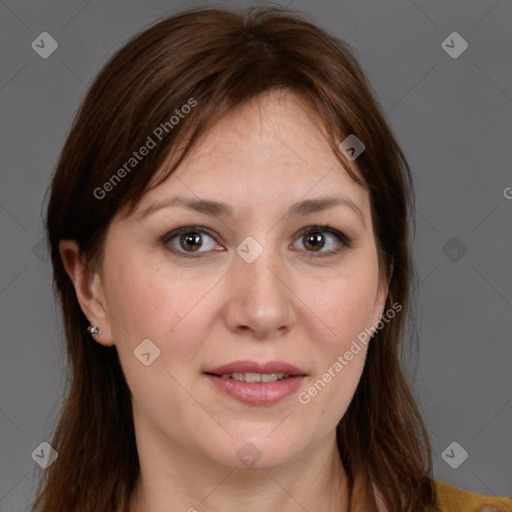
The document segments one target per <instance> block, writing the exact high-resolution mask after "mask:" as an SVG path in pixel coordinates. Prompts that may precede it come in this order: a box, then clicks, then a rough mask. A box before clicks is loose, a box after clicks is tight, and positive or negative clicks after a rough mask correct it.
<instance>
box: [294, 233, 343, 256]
mask: <svg viewBox="0 0 512 512" xmlns="http://www.w3.org/2000/svg"><path fill="white" fill-rule="evenodd" d="M295 244H299V245H301V246H302V247H298V249H301V250H302V251H305V252H306V253H309V256H313V253H316V254H315V257H316V256H318V257H321V256H322V257H323V256H335V255H336V254H339V253H341V252H342V251H344V250H345V249H350V248H351V247H352V240H351V239H350V238H349V237H348V236H346V235H345V234H344V233H342V232H341V231H338V230H337V229H334V228H331V227H330V226H310V227H308V228H305V229H303V230H302V231H301V232H300V233H299V238H298V239H297V241H296V242H295ZM295 244H294V246H295ZM296 248H297V247H296Z"/></svg>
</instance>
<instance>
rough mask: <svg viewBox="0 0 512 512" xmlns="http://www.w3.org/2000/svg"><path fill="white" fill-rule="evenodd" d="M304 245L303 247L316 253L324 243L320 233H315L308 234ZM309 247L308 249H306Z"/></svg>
mask: <svg viewBox="0 0 512 512" xmlns="http://www.w3.org/2000/svg"><path fill="white" fill-rule="evenodd" d="M304 239H305V243H304V245H305V246H306V247H307V248H308V249H309V248H312V249H313V250H314V251H317V250H318V249H321V248H322V247H323V246H324V244H325V241H324V239H323V235H322V233H319V232H316V233H308V234H307V235H306V236H305V237H304ZM308 246H309V247H308Z"/></svg>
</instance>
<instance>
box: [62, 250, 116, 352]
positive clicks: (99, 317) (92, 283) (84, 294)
mask: <svg viewBox="0 0 512 512" xmlns="http://www.w3.org/2000/svg"><path fill="white" fill-rule="evenodd" d="M59 252H60V257H61V259H62V263H63V264H64V268H65V269H66V273H67V274H68V276H69V278H70V279H71V281H72V283H73V286H74V288H75V292H76V296H77V299H78V303H79V304H80V308H81V309H82V311H83V313H84V315H85V316H86V317H87V319H88V320H89V322H90V323H91V324H93V325H95V326H96V327H99V328H100V329H101V331H102V333H101V335H98V334H94V335H91V336H93V338H94V339H95V340H96V341H97V342H98V343H100V344H101V345H105V346H110V345H114V340H113V337H112V331H111V328H110V315H109V314H108V311H107V308H106V301H105V295H104V290H103V285H102V282H101V277H100V275H99V274H98V273H96V272H95V273H92V274H89V273H88V272H87V271H86V264H85V261H83V258H81V257H80V248H79V245H78V243H77V242H76V240H60V241H59Z"/></svg>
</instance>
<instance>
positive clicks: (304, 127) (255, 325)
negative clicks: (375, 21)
mask: <svg viewBox="0 0 512 512" xmlns="http://www.w3.org/2000/svg"><path fill="white" fill-rule="evenodd" d="M197 108H201V106H200V105H198V107H197ZM318 126H319V125H318V124H315V119H314V115H313V113H312V112H311V111H310V110H309V109H308V108H307V107H306V106H305V105H304V104H303V103H302V102H301V101H300V100H299V99H298V98H297V97H296V96H294V95H292V94H289V93H288V94H282V93H279V94H278V93H276V92H274V93H271V94H268V95H266V96H265V97H260V98H259V99H257V100H253V101H251V102H250V103H247V104H245V105H243V106H242V107H240V108H238V109H237V110H235V111H232V112H231V113H230V114H229V115H227V116H226V117H225V118H223V120H222V121H220V122H219V123H218V124H216V125H215V126H214V128H213V129H211V131H210V132H209V133H208V134H207V135H206V137H205V139H204V141H203V142H202V143H201V144H200V145H198V146H196V147H195V148H194V149H193V150H192V151H191V152H190V154H189V155H188V156H187V158H186V160H184V162H183V163H182V164H181V165H180V166H179V168H178V169H177V170H176V172H175V173H174V174H173V175H172V176H171V177H170V178H169V179H167V181H165V182H164V183H162V184H161V185H159V186H158V187H157V188H155V189H153V190H152V191H150V192H148V193H147V194H146V195H145V196H144V197H143V198H142V200H141V202H140V203H139V204H138V206H137V209H136V211H135V212H134V213H133V214H131V215H130V216H129V217H127V218H125V219H123V218H122V217H121V216H120V215H117V216H116V217H115V218H114V219H113V222H112V223H111V225H110V228H109V231H108V235H107V238H106V242H105V251H104V259H103V265H102V268H101V272H100V274H99V278H100V279H99V281H98V282H100V288H99V289H100V291H101V302H102V304H103V306H104V308H105V311H107V312H108V313H107V317H105V318H103V319H101V318H99V317H98V319H97V321H98V324H99V326H100V327H101V328H102V329H103V331H104V332H103V335H102V336H100V337H96V340H97V341H98V342H101V343H104V344H110V343H115V345H116V347H117V350H118V353H119V357H120V361H121V364H122V368H123V371H124V373H125V375H126V380H127V382H128V386H129V388H130V390H131V393H132V402H133V411H134V421H135V427H136V430H137V433H138V436H139V437H140V433H141V432H145V433H146V434H148V435H150V436H151V438H153V439H158V440H159V441H161V445H160V449H161V450H164V451H165V450H168V455H169V457H173V455H175V454H176V453H178V452H179V453H182V454H183V453H186V454H187V455H188V456H189V457H193V458H194V459H197V460H203V461H208V462H210V463H211V462H214V463H216V464H222V465H227V466H231V467H237V468H247V467H252V466H253V465H254V467H257V468H271V467H277V466H279V465H280V464H283V463H285V462H287V461H291V460H293V459H294V458H297V457H300V456H301V454H305V453H307V452H309V451H310V450H313V449H314V448H315V447H318V446H319V445H320V444H321V443H324V442H326V440H328V439H330V440H332V436H334V432H335V428H336V425H337V423H338V422H339V421H340V419H341V418H342V416H343V415H344V413H345V411H346V409H347V407H348V405H349V403H350V401H351V399H352V396H353V394H354V392H355V389H356V386H357V384H358V381H359V378H360V375H361V373H362V370H363V365H364V361H365V356H366V346H365V345H364V344H363V343H361V342H360V341H359V340H360V339H361V337H360V338H359V340H358V335H360V334H361V333H364V332H365V328H366V329H367V328H369V327H371V326H373V325H374V324H375V323H376V322H377V321H378V320H379V318H380V315H381V314H382V313H383V308H384V301H385V297H386V294H387V290H386V289H384V287H380V286H379V279H378V278H379V276H378V266H377V250H376V245H375V240H374V235H373V232H372V221H371V212H370V203H369V196H368V193H367V191H366V190H365V189H363V188H362V187H360V186H359V185H357V184H356V183H355V182H354V181H353V180H352V179H351V178H350V177H349V176H348V174H347V173H346V171H345V170H344V169H343V167H342V166H341V164H340V163H339V161H338V160H337V159H336V158H335V156H334V155H333V154H332V151H331V148H330V146H329V145H328V142H327V140H326V139H325V137H324V136H323V135H322V133H321V131H320V130H319V127H318ZM126 179H129V177H127V178H126ZM326 198H329V199H334V200H338V202H337V203H335V202H331V203H329V204H324V205H323V207H322V203H321V202H320V201H317V200H319V199H322V200H325V199H326ZM187 202H189V207H187V206H186V204H187ZM210 202H215V203H222V204H223V205H225V207H220V206H219V205H213V204H210ZM193 205H195V208H194V207H193ZM315 225H316V226H325V225H328V226H329V227H327V228H326V227H316V228H315V227H314V226H315ZM178 228H182V230H183V233H182V234H181V235H180V233H177V231H176V230H178ZM338 233H339V236H340V237H341V238H338V236H337V234H338ZM344 240H345V242H346V241H347V240H349V242H348V243H347V244H346V243H345V242H344ZM102 322H103V324H102ZM354 341H356V342H357V346H358V347H359V351H358V350H357V348H356V346H355V345H354ZM351 349H352V350H351ZM347 353H351V354H352V357H350V356H349V355H346V354H347ZM240 361H243V362H249V363H247V366H241V367H238V368H237V367H234V368H227V369H226V368H224V369H219V368H220V367H222V366H224V365H228V364H230V363H236V362H240ZM342 361H343V363H342ZM269 363H274V366H272V365H270V366H265V365H267V364H269ZM336 363H338V364H336ZM257 365H260V367H259V368H258V366H257ZM286 365H293V367H295V371H292V370H291V369H290V367H287V366H286ZM340 366H341V369H340ZM215 370H217V371H216V372H215ZM236 370H238V372H237V371H236ZM251 370H252V371H251ZM258 370H261V371H260V372H258ZM280 370H282V372H280ZM206 372H209V373H217V374H219V373H231V374H232V373H239V374H242V375H234V377H235V379H232V378H231V377H232V376H230V378H226V377H221V376H213V375H208V374H207V373H206ZM244 372H245V373H251V374H254V373H276V372H280V373H285V374H292V373H297V374H299V375H300V376H296V377H289V378H285V379H283V380H282V381H278V382H269V383H265V382H255V383H254V382H253V383H247V382H240V381H239V380H237V378H238V379H239V378H247V379H248V380H254V379H259V375H248V376H247V375H246V374H244ZM279 377H281V376H279ZM329 377H330V378H329ZM263 379H264V380H273V379H275V376H272V375H269V376H268V378H267V376H264V377H263ZM319 381H320V383H319ZM315 383H316V387H315V386H314V385H315ZM315 390H316V392H315Z"/></svg>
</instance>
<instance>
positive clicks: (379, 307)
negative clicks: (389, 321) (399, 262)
mask: <svg viewBox="0 0 512 512" xmlns="http://www.w3.org/2000/svg"><path fill="white" fill-rule="evenodd" d="M393 269H394V258H391V263H390V265H389V274H388V275H389V278H388V279H379V287H378V289H377V295H376V297H375V304H374V308H373V323H372V326H375V325H376V324H377V323H378V322H379V320H380V319H381V316H382V315H383V314H384V308H385V307H386V299H387V298H388V294H389V285H390V284H391V278H392V277H393Z"/></svg>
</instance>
